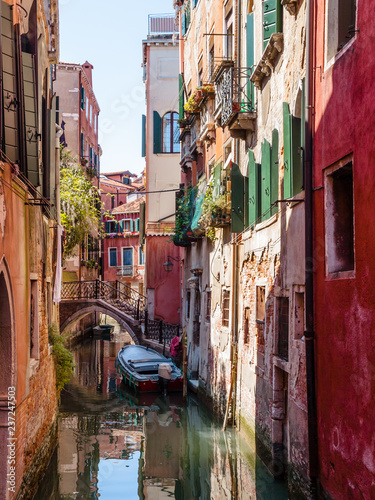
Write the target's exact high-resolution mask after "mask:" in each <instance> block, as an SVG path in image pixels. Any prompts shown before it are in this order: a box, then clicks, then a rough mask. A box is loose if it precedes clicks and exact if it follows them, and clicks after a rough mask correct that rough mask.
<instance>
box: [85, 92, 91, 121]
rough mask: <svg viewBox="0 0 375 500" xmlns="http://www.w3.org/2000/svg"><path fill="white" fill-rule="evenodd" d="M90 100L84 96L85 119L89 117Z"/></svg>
mask: <svg viewBox="0 0 375 500" xmlns="http://www.w3.org/2000/svg"><path fill="white" fill-rule="evenodd" d="M89 103H90V101H89V98H88V97H86V119H87V120H88V119H89V111H90V104H89Z"/></svg>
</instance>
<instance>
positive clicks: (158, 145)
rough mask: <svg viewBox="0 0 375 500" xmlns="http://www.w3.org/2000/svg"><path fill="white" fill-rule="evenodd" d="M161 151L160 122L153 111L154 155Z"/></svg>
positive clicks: (159, 118)
mask: <svg viewBox="0 0 375 500" xmlns="http://www.w3.org/2000/svg"><path fill="white" fill-rule="evenodd" d="M162 151H163V149H162V120H161V117H160V115H159V113H158V112H157V111H154V154H157V153H161V152H162Z"/></svg>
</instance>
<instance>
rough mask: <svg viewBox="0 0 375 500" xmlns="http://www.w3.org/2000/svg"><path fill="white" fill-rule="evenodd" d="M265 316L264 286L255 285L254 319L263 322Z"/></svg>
mask: <svg viewBox="0 0 375 500" xmlns="http://www.w3.org/2000/svg"><path fill="white" fill-rule="evenodd" d="M265 317H266V287H264V286H257V287H256V320H257V321H260V322H262V323H264V320H265Z"/></svg>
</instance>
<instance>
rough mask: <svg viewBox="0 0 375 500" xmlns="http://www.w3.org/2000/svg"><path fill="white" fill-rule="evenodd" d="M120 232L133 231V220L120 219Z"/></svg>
mask: <svg viewBox="0 0 375 500" xmlns="http://www.w3.org/2000/svg"><path fill="white" fill-rule="evenodd" d="M120 228H121V232H124V231H127V232H130V233H133V232H134V220H133V219H123V220H120Z"/></svg>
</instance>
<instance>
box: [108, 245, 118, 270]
mask: <svg viewBox="0 0 375 500" xmlns="http://www.w3.org/2000/svg"><path fill="white" fill-rule="evenodd" d="M111 250H116V264H115V265H112V264H111ZM108 267H118V255H117V247H109V248H108Z"/></svg>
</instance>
